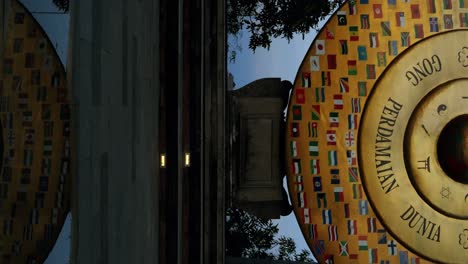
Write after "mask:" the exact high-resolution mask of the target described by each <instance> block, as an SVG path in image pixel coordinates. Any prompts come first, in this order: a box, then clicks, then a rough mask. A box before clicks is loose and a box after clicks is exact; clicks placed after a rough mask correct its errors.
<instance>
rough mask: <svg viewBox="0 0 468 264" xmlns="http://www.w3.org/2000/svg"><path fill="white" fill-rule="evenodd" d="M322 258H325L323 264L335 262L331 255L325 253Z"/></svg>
mask: <svg viewBox="0 0 468 264" xmlns="http://www.w3.org/2000/svg"><path fill="white" fill-rule="evenodd" d="M323 259H324V260H325V264H334V263H335V260H334V257H333V255H325V256H324V257H323Z"/></svg>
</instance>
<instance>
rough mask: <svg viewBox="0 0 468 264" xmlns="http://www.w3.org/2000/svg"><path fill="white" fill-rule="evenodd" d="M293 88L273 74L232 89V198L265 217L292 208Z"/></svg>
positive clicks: (248, 209)
mask: <svg viewBox="0 0 468 264" xmlns="http://www.w3.org/2000/svg"><path fill="white" fill-rule="evenodd" d="M291 88H292V84H291V83H290V82H288V81H283V82H282V81H281V80H280V79H279V78H268V79H260V80H257V81H254V82H252V83H250V84H248V85H246V86H244V87H242V88H241V89H238V90H234V91H231V92H230V93H229V100H230V106H231V108H230V110H231V111H230V127H229V129H230V130H229V132H230V142H229V146H230V153H229V157H230V165H231V168H230V169H231V170H230V181H231V190H230V193H231V198H232V199H231V202H232V206H235V207H237V208H240V209H244V210H247V211H249V212H251V213H253V214H255V215H257V216H259V217H264V218H271V219H277V218H279V217H280V215H287V214H289V213H290V212H291V207H290V205H289V203H288V200H287V196H286V193H285V191H284V189H283V176H284V173H285V171H284V166H283V163H284V158H283V153H284V151H283V149H284V147H283V138H284V123H285V121H284V109H285V106H286V104H287V99H288V96H289V91H290V89H291Z"/></svg>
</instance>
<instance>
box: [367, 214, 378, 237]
mask: <svg viewBox="0 0 468 264" xmlns="http://www.w3.org/2000/svg"><path fill="white" fill-rule="evenodd" d="M376 230H377V219H376V218H375V217H369V218H367V233H375V232H376Z"/></svg>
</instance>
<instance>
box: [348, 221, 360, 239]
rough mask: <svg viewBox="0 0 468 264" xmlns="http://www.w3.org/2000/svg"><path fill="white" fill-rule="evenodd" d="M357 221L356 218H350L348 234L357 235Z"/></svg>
mask: <svg viewBox="0 0 468 264" xmlns="http://www.w3.org/2000/svg"><path fill="white" fill-rule="evenodd" d="M357 233H358V232H357V221H356V220H352V219H350V220H348V235H357Z"/></svg>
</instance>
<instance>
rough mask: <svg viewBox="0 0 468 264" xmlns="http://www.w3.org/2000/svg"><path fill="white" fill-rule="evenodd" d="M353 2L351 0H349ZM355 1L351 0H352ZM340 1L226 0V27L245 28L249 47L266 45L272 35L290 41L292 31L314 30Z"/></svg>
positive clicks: (237, 29) (236, 31)
mask: <svg viewBox="0 0 468 264" xmlns="http://www.w3.org/2000/svg"><path fill="white" fill-rule="evenodd" d="M351 1H353V0H351ZM354 1H355V0H354ZM343 2H344V0H313V1H311V0H227V19H226V20H227V21H226V23H227V30H228V33H229V34H233V35H235V34H237V33H239V32H240V31H241V30H242V29H243V28H245V29H246V30H247V31H249V32H250V33H251V34H252V35H251V37H250V42H249V48H250V49H252V50H254V51H255V49H256V48H257V47H263V48H269V47H270V44H271V39H272V38H278V37H280V38H286V39H287V40H290V39H291V38H292V37H293V35H294V34H296V33H299V34H303V35H304V34H306V33H309V31H310V30H311V29H316V27H317V24H318V23H319V21H320V20H322V19H324V18H325V17H326V16H328V15H329V14H330V13H331V12H332V11H333V10H334V9H335V8H336V7H338V6H339V5H340V4H341V3H343Z"/></svg>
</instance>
